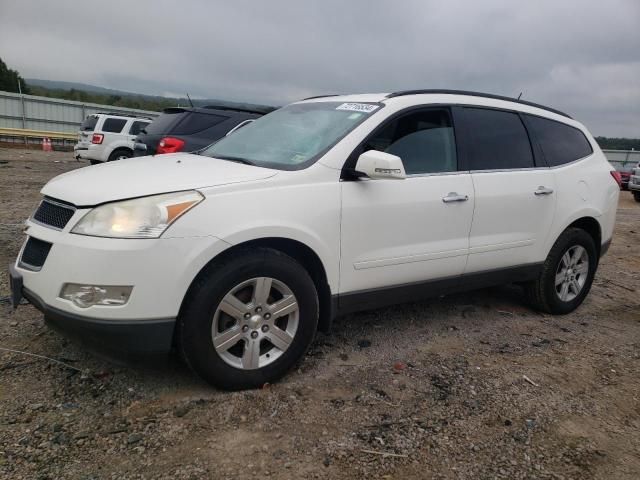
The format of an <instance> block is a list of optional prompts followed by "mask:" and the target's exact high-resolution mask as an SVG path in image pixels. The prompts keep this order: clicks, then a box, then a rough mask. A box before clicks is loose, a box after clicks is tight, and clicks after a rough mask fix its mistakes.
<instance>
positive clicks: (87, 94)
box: [25, 78, 273, 111]
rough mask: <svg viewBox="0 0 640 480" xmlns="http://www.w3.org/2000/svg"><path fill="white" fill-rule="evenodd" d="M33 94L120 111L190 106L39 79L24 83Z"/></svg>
mask: <svg viewBox="0 0 640 480" xmlns="http://www.w3.org/2000/svg"><path fill="white" fill-rule="evenodd" d="M25 82H26V84H27V85H28V86H29V90H30V93H32V94H33V95H40V96H43V97H51V98H63V99H65V100H76V101H79V102H90V103H99V104H102V105H114V106H118V107H127V108H140V109H143V110H152V111H161V110H162V109H164V108H168V107H175V106H187V105H189V100H188V99H187V97H186V96H185V97H161V96H159V95H145V94H143V93H134V92H127V91H122V90H114V89H111V88H104V87H99V86H96V85H89V84H86V83H77V82H65V81H57V80H42V79H37V78H29V79H25ZM193 104H194V105H195V106H204V105H221V106H226V107H238V108H251V109H257V110H265V111H267V110H271V109H272V108H273V107H271V106H267V105H258V104H254V103H241V102H231V101H228V100H220V99H217V98H207V99H193Z"/></svg>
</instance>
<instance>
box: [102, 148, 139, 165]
mask: <svg viewBox="0 0 640 480" xmlns="http://www.w3.org/2000/svg"><path fill="white" fill-rule="evenodd" d="M131 157H133V152H132V151H131V150H129V149H128V148H118V149H116V150H114V151H113V152H111V155H109V160H108V161H109V162H113V161H114V160H124V159H125V158H131Z"/></svg>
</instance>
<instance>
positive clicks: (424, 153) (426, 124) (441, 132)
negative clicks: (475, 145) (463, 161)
mask: <svg viewBox="0 0 640 480" xmlns="http://www.w3.org/2000/svg"><path fill="white" fill-rule="evenodd" d="M368 150H378V151H381V152H386V153H390V154H391V155H396V156H398V157H400V158H401V159H402V163H403V164H404V169H405V171H406V173H407V174H420V173H438V172H453V171H455V170H457V160H456V144H455V139H454V135H453V126H452V123H451V116H450V115H449V112H448V110H441V109H439V110H435V109H430V110H421V111H418V112H412V113H408V114H406V115H403V116H401V117H399V118H396V119H394V120H392V121H391V122H390V123H388V124H386V125H384V126H383V127H382V128H381V129H380V130H379V131H378V132H376V133H375V134H374V135H373V136H372V137H371V138H370V139H369V140H367V143H366V144H365V147H364V150H363V151H364V152H366V151H368Z"/></svg>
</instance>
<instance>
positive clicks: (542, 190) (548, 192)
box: [533, 185, 553, 195]
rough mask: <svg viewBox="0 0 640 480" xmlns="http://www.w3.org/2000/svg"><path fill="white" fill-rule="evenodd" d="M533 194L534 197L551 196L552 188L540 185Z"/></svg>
mask: <svg viewBox="0 0 640 480" xmlns="http://www.w3.org/2000/svg"><path fill="white" fill-rule="evenodd" d="M533 193H535V194H536V195H551V194H552V193H553V188H548V187H543V186H542V185H540V186H539V187H538V189H537V190H536V191H535V192H533Z"/></svg>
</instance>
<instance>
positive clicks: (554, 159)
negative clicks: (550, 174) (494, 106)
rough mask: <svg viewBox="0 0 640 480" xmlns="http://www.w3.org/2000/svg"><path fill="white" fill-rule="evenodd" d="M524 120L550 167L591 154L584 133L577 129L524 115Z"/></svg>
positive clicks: (591, 151) (589, 145)
mask: <svg viewBox="0 0 640 480" xmlns="http://www.w3.org/2000/svg"><path fill="white" fill-rule="evenodd" d="M526 119H527V126H528V127H529V129H530V130H531V132H532V133H533V136H534V137H535V139H536V140H537V142H538V144H539V145H540V148H541V149H542V153H543V154H544V158H545V160H546V161H547V164H548V165H549V166H550V167H555V166H557V165H564V164H565V163H570V162H573V161H575V160H579V159H580V158H583V157H586V156H588V155H591V154H592V153H593V149H592V148H591V144H590V143H589V141H588V140H587V138H586V137H585V136H584V133H582V132H581V131H580V130H578V129H577V128H574V127H572V126H570V125H566V124H564V123H560V122H556V121H554V120H549V119H546V118H542V117H535V116H533V115H526Z"/></svg>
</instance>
